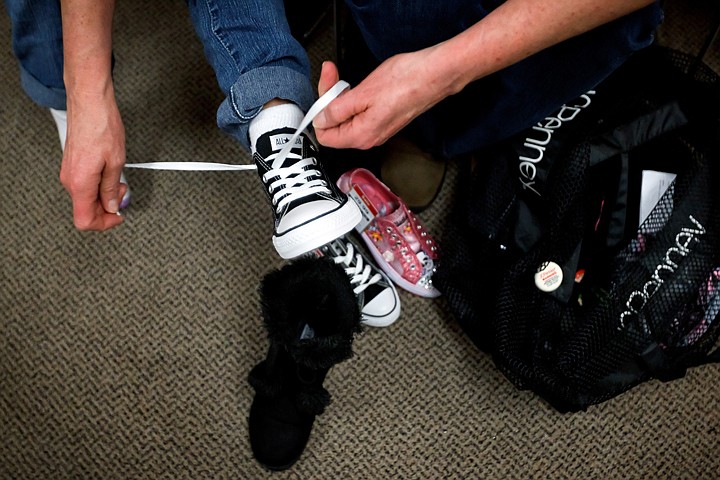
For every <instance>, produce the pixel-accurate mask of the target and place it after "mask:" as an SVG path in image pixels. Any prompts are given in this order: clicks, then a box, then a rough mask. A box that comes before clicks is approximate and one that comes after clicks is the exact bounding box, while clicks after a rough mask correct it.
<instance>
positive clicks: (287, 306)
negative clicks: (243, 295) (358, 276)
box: [260, 257, 361, 369]
mask: <svg viewBox="0 0 720 480" xmlns="http://www.w3.org/2000/svg"><path fill="white" fill-rule="evenodd" d="M260 299H261V305H262V313H263V318H264V322H265V327H266V329H267V331H268V337H269V339H270V341H271V342H276V343H278V344H280V345H282V346H284V347H285V348H286V349H287V351H288V353H290V355H291V356H292V357H293V359H294V360H295V361H296V362H297V363H299V364H302V365H304V366H307V367H310V368H316V369H327V368H330V367H331V366H332V365H334V364H336V363H338V362H340V361H343V360H345V359H347V358H349V357H350V356H351V355H352V342H353V339H354V336H355V335H356V334H357V333H359V332H360V331H361V325H360V318H361V317H360V309H359V307H358V304H357V299H356V297H355V293H354V292H353V290H352V286H351V284H350V279H349V278H348V276H347V274H346V273H345V270H344V269H343V268H342V267H341V266H339V265H336V264H335V263H334V262H332V261H331V260H330V259H328V258H325V257H323V258H315V257H302V258H300V259H297V260H295V261H294V262H292V263H289V264H287V265H285V266H284V267H282V268H280V269H279V270H275V271H273V272H270V273H269V274H267V275H266V276H265V278H264V279H263V281H262V283H261V285H260ZM306 325H307V326H309V327H310V328H312V330H313V331H314V333H315V336H314V337H313V338H308V339H302V340H301V339H300V336H301V334H302V332H303V329H304V328H305V326H306Z"/></svg>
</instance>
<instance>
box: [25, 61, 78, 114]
mask: <svg viewBox="0 0 720 480" xmlns="http://www.w3.org/2000/svg"><path fill="white" fill-rule="evenodd" d="M20 85H21V86H22V89H23V90H24V91H25V93H26V94H27V96H28V97H30V99H31V100H32V101H33V102H35V103H37V104H38V105H40V106H41V107H45V108H54V109H56V110H66V109H67V95H66V94H65V89H64V88H54V87H48V86H45V85H43V84H42V83H41V82H40V80H38V79H37V78H35V77H34V76H33V75H32V74H31V73H30V72H28V71H27V70H25V69H24V68H23V67H22V66H20Z"/></svg>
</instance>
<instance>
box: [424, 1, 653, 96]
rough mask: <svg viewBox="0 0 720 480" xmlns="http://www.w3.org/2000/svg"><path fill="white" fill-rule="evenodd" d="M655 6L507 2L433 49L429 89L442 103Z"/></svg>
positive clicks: (431, 51) (643, 2)
mask: <svg viewBox="0 0 720 480" xmlns="http://www.w3.org/2000/svg"><path fill="white" fill-rule="evenodd" d="M653 1H654V0H553V1H552V2H547V1H545V2H543V1H539V0H508V1H507V2H505V3H504V4H502V5H501V6H500V7H498V8H497V9H496V10H495V11H493V12H492V13H490V14H489V15H488V16H487V17H485V18H484V19H483V20H481V21H480V22H478V23H477V24H475V25H474V26H472V27H471V28H469V29H467V30H466V31H464V32H463V33H461V34H459V35H457V36H456V37H453V38H452V39H450V40H448V41H446V42H443V43H441V44H439V45H436V46H434V47H431V48H430V49H429V52H427V53H428V55H429V56H430V58H431V59H432V61H431V62H428V64H430V65H433V69H432V72H428V74H429V75H430V77H431V78H430V79H429V83H430V84H435V85H436V87H437V89H438V90H439V91H440V92H442V93H441V94H440V95H441V96H442V97H444V96H447V95H451V94H454V93H457V92H459V91H460V90H462V89H463V88H464V87H465V86H466V85H467V84H468V83H470V82H472V81H474V80H477V79H479V78H482V77H484V76H486V75H489V74H491V73H494V72H496V71H498V70H501V69H503V68H505V67H508V66H510V65H512V64H514V63H517V62H519V61H520V60H523V59H524V58H526V57H529V56H530V55H533V54H535V53H537V52H539V51H541V50H544V49H546V48H548V47H551V46H553V45H555V44H557V43H560V42H562V41H564V40H567V39H569V38H571V37H574V36H576V35H579V34H581V33H584V32H587V31H589V30H592V29H593V28H595V27H598V26H600V25H603V24H605V23H608V22H610V21H612V20H615V19H617V18H620V17H622V16H624V15H627V14H629V13H631V12H633V11H636V10H639V9H640V8H642V7H644V6H647V5H650V4H651V3H653Z"/></svg>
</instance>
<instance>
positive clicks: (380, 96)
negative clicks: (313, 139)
mask: <svg viewBox="0 0 720 480" xmlns="http://www.w3.org/2000/svg"><path fill="white" fill-rule="evenodd" d="M432 50H433V49H432V48H430V49H425V50H420V51H418V52H413V53H405V54H400V55H395V56H393V57H391V58H389V59H388V60H386V61H385V62H383V63H382V64H380V66H378V68H377V69H375V70H374V71H373V72H371V73H370V74H369V75H368V76H367V77H366V78H365V79H364V80H363V81H362V82H361V83H360V84H359V85H357V86H356V87H354V88H352V89H351V90H346V91H345V92H344V93H343V94H342V95H340V96H338V97H337V98H336V99H335V100H333V101H332V102H331V103H330V104H329V105H328V106H327V107H326V108H325V109H324V110H323V111H322V112H320V113H319V114H318V116H317V117H315V120H314V121H313V126H314V127H315V134H316V136H317V139H318V141H319V142H320V143H321V144H323V145H326V146H328V147H333V148H359V149H368V148H371V147H374V146H377V145H381V144H382V143H384V142H385V141H386V140H388V139H389V138H390V137H392V136H393V135H395V134H396V133H397V132H399V131H400V130H401V129H402V128H403V127H405V126H406V125H407V124H408V123H410V122H411V121H412V120H413V119H414V118H416V117H417V116H418V115H420V114H421V113H423V112H425V111H426V110H428V109H429V108H430V107H432V106H433V105H435V104H436V103H437V102H439V101H440V100H442V99H443V98H445V97H446V96H448V95H449V94H451V93H454V92H455V90H454V89H452V88H451V87H452V85H451V84H448V82H446V81H445V80H444V79H437V78H436V72H434V71H432V69H431V68H430V65H431V63H430V61H429V57H430V55H431V53H432ZM339 78H340V75H339V72H338V69H337V67H336V66H335V64H333V63H332V62H325V63H323V66H322V71H321V73H320V81H319V82H318V93H319V94H320V95H322V94H324V93H325V92H326V91H327V90H328V89H330V87H332V86H333V85H334V84H335V83H336V82H337V81H338V80H339Z"/></svg>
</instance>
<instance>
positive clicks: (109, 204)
mask: <svg viewBox="0 0 720 480" xmlns="http://www.w3.org/2000/svg"><path fill="white" fill-rule="evenodd" d="M121 172H122V167H120V168H109V167H108V166H107V165H106V166H105V169H104V170H103V173H102V178H101V179H100V203H102V206H103V208H104V209H105V211H106V212H108V213H117V212H118V211H119V210H120V203H119V201H118V199H119V198H122V197H121V196H120V174H121ZM123 193H124V192H123Z"/></svg>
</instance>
